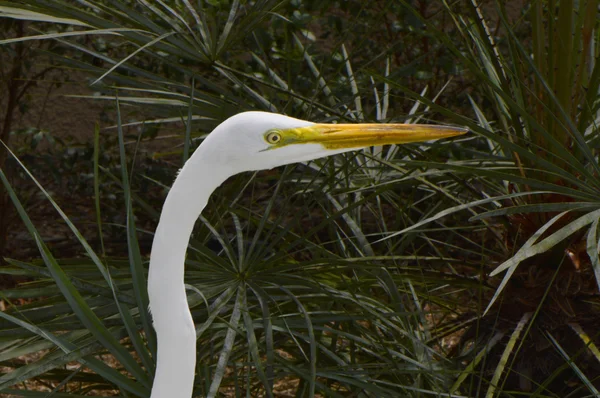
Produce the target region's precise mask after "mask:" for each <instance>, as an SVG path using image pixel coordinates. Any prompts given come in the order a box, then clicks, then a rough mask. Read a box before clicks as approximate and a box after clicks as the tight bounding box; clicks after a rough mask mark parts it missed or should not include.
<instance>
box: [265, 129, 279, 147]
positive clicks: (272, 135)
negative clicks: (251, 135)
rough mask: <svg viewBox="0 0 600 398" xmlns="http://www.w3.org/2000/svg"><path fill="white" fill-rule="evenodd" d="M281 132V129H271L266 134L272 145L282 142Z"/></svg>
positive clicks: (266, 138)
mask: <svg viewBox="0 0 600 398" xmlns="http://www.w3.org/2000/svg"><path fill="white" fill-rule="evenodd" d="M281 138H282V137H281V133H280V132H279V131H271V132H268V133H267V135H265V141H267V142H268V143H269V144H271V145H275V144H279V143H280V142H281Z"/></svg>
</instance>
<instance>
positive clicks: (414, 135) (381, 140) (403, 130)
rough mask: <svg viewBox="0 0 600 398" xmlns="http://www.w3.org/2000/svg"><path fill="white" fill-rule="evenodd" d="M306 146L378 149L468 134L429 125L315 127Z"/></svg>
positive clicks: (335, 125) (451, 128) (318, 125)
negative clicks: (373, 147)
mask: <svg viewBox="0 0 600 398" xmlns="http://www.w3.org/2000/svg"><path fill="white" fill-rule="evenodd" d="M307 129H310V130H312V131H311V132H310V133H309V134H307V136H305V138H306V141H305V142H314V143H319V144H321V145H323V146H324V147H325V148H328V149H345V148H364V147H368V146H376V145H388V144H406V143H409V142H420V141H429V140H437V139H440V138H448V137H455V136H457V135H462V134H465V133H466V132H467V131H468V130H467V129H466V128H462V127H452V126H438V125H425V124H314V125H312V126H310V127H308V128H307Z"/></svg>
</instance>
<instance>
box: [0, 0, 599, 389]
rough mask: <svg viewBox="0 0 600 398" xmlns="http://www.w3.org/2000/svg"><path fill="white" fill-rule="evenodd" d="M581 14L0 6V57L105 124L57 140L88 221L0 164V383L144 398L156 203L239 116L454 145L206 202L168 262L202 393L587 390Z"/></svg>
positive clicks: (587, 33) (567, 9)
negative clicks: (187, 319)
mask: <svg viewBox="0 0 600 398" xmlns="http://www.w3.org/2000/svg"><path fill="white" fill-rule="evenodd" d="M599 3H600V2H599V1H598V0H581V1H579V2H575V1H572V0H570V1H569V0H548V1H542V0H539V1H537V2H531V4H528V5H527V7H526V8H524V9H517V10H515V9H514V8H515V7H513V6H512V5H511V2H501V1H499V2H496V3H492V2H490V4H487V3H486V4H485V7H479V5H478V4H477V2H475V1H471V2H456V3H449V2H446V1H439V2H421V1H414V2H402V1H391V0H390V1H385V0H381V1H380V0H373V1H369V2H362V1H358V0H349V1H339V2H319V1H310V0H292V1H289V2H278V1H270V0H262V1H261V0H258V1H254V2H249V1H238V0H223V1H216V0H212V1H211V0H207V1H206V2H203V1H198V2H190V1H187V0H168V1H167V0H163V1H156V2H151V1H146V0H127V1H112V0H87V1H82V0H78V1H75V0H73V1H67V0H64V1H57V0H52V1H51V0H40V1H36V2H35V3H33V4H34V5H33V4H32V2H28V1H0V17H7V18H9V19H8V20H11V21H13V20H14V21H18V22H19V23H20V24H21V25H20V26H22V28H23V32H22V34H21V33H19V34H17V35H16V37H14V38H8V39H5V40H3V41H1V42H0V44H1V45H2V47H0V48H3V49H8V50H6V51H13V53H14V51H16V50H15V49H17V48H18V46H20V45H21V44H22V43H29V42H30V40H35V42H40V43H52V46H49V47H48V48H45V47H44V48H43V49H42V47H40V48H39V50H38V51H37V53H36V57H43V59H44V60H45V61H44V62H47V63H48V65H53V66H57V67H60V68H61V69H62V70H67V71H73V73H75V72H76V73H81V74H82V75H83V76H86V77H87V78H89V79H90V83H92V84H91V86H90V94H89V97H93V98H95V99H97V100H98V101H100V100H103V101H105V103H107V104H110V107H111V109H113V110H114V112H115V116H114V120H115V122H114V123H112V122H111V123H108V122H105V123H103V124H102V126H101V127H102V129H101V128H100V127H99V128H98V129H97V131H96V132H95V138H96V139H95V141H94V142H90V143H89V145H88V146H87V147H85V148H78V149H77V151H83V152H85V153H86V154H89V157H88V158H87V159H85V156H78V155H76V154H77V153H79V152H77V151H72V150H71V148H69V146H68V144H66V145H65V146H61V145H62V144H61V145H58V144H55V145H54V147H55V152H54V153H55V156H56V157H57V158H60V162H63V163H64V165H63V166H65V165H66V166H68V167H66V166H65V167H63V166H61V167H57V170H60V173H58V174H59V175H60V176H61V177H62V178H67V179H68V178H70V177H66V175H85V176H86V177H85V178H83V179H80V178H73V180H69V181H79V183H80V184H82V185H83V186H84V187H86V188H85V189H87V190H88V191H89V196H90V198H91V199H90V203H89V208H90V209H92V210H93V212H90V217H89V219H86V220H84V221H81V220H75V218H74V217H73V216H72V215H71V214H70V209H69V203H68V202H66V201H65V202H61V201H59V200H58V199H56V200H55V198H57V195H56V194H54V193H50V192H49V191H48V190H46V189H45V184H41V183H39V184H38V178H39V175H40V174H39V173H43V172H44V170H42V169H44V168H43V167H39V163H36V162H33V161H31V159H29V158H28V157H27V156H28V155H31V154H32V151H33V149H29V148H31V144H28V146H27V148H28V149H24V148H25V147H21V150H18V149H19V148H17V147H15V146H13V145H9V146H10V147H12V149H13V152H10V153H9V152H7V153H8V156H7V161H6V165H5V166H2V165H1V163H0V179H1V180H2V185H3V186H4V188H5V190H6V193H7V195H8V197H9V198H10V202H12V206H11V208H14V209H15V210H16V212H17V213H18V216H19V218H20V219H21V224H20V225H24V226H25V228H26V229H27V230H28V232H29V234H30V235H31V237H32V239H31V241H30V242H31V245H32V246H36V247H37V249H38V252H37V254H36V256H35V258H33V259H31V258H25V257H20V256H18V255H14V254H13V255H11V256H10V257H9V256H6V258H5V261H6V262H7V264H8V265H6V266H4V267H2V268H1V269H0V272H1V273H2V274H4V275H12V276H18V277H19V278H20V279H19V281H20V282H19V283H18V284H17V285H16V286H14V287H11V288H10V289H6V290H4V291H2V299H3V302H4V303H6V306H7V309H6V311H4V312H2V313H0V366H1V369H2V375H1V376H0V391H2V393H3V394H13V395H15V396H28V397H32V396H47V395H48V393H49V392H51V393H52V394H51V396H56V397H63V396H64V397H76V396H84V395H91V394H92V393H95V394H98V393H100V394H104V395H120V396H127V397H134V396H139V397H144V396H147V395H148V392H149V388H150V384H151V379H152V374H153V369H154V362H153V353H154V352H155V344H156V343H155V336H154V333H153V330H152V328H151V326H150V316H149V314H148V312H147V310H146V309H147V292H146V286H145V285H146V272H147V262H148V254H149V253H148V242H149V241H151V231H152V230H153V227H154V225H155V223H156V220H157V218H158V214H159V212H160V205H161V203H162V199H163V198H164V193H165V191H166V190H167V189H168V186H169V185H170V183H171V182H172V180H173V176H174V175H175V173H176V170H177V168H178V167H180V166H181V164H182V162H183V161H185V160H186V159H187V158H188V156H189V154H190V152H191V151H192V150H193V149H194V147H195V146H197V144H198V143H199V142H201V140H202V138H203V137H204V136H205V134H207V133H209V132H210V131H211V130H212V128H213V127H214V126H216V125H217V124H218V123H219V122H220V121H222V120H224V119H225V118H227V117H228V116H231V115H233V114H235V113H238V112H240V111H243V110H251V109H260V110H269V111H274V112H281V113H286V114H289V115H291V116H295V117H299V118H303V119H309V120H313V121H333V120H339V121H344V122H353V121H362V120H367V121H395V122H410V123H415V122H421V123H423V122H432V123H433V122H444V123H454V124H457V125H464V126H468V127H469V128H470V129H471V131H472V133H471V134H470V135H468V136H467V137H466V138H462V137H461V138H460V139H456V140H451V141H443V142H436V143H433V144H418V145H417V144H415V145H407V146H402V147H391V148H383V149H382V148H374V149H370V150H365V151H362V152H359V153H354V154H351V155H343V156H337V157H335V158H330V159H325V160H319V161H315V162H311V163H310V164H308V165H297V166H290V167H285V168H282V169H279V170H274V171H267V172H260V173H246V174H242V175H239V176H236V177H234V178H232V179H230V180H229V181H228V182H227V183H226V184H225V185H224V186H223V187H221V188H220V189H219V190H218V191H217V192H216V193H215V194H214V195H213V197H212V198H211V200H210V202H209V205H208V206H207V208H206V210H205V211H204V213H203V216H202V217H201V219H200V222H199V223H198V225H197V227H196V231H195V234H194V236H193V239H192V243H191V247H190V249H189V250H188V258H187V264H186V282H187V283H188V284H189V296H188V300H189V302H190V306H191V308H192V312H193V316H194V320H195V324H196V326H197V332H198V336H199V337H198V355H199V359H198V369H197V376H196V395H197V396H215V395H220V396H221V395H222V396H244V395H245V396H278V394H283V393H284V391H285V393H287V394H293V395H294V396H298V397H304V396H307V397H313V396H360V397H367V396H368V397H399V396H400V397H405V396H406V397H408V396H410V397H413V396H414V397H417V396H419V397H421V396H445V397H447V396H452V397H454V396H457V397H458V396H462V397H516V396H531V397H594V396H600V392H599V390H600V351H599V350H598V348H597V345H598V343H600V341H599V340H600V299H599V297H600V294H599V292H598V288H599V286H600V257H599V253H598V252H599V247H600V239H599V237H598V224H599V223H600V163H599V159H598V156H599V154H598V143H599V138H598V127H597V118H598V107H599V101H598V100H597V98H598V90H599V88H600V67H599V66H598V64H597V63H596V59H597V54H598V53H599V51H600V44H599V30H598V28H599V26H598V20H599V19H598V6H599ZM519 4H520V3H519ZM0 20H4V18H2V19H0ZM1 54H4V53H1ZM3 57H4V55H3ZM99 119H100V118H99ZM167 131H168V132H172V131H176V132H177V133H178V134H177V135H176V136H175V137H170V138H169V139H168V140H166V139H164V137H165V132H167ZM2 134H4V135H3V136H2V137H0V138H2V140H3V142H5V143H7V139H6V137H7V135H6V132H3V133H2ZM30 136H32V137H35V138H32V140H33V141H31V142H34V141H35V140H39V139H40V138H41V137H42V136H39V135H30ZM44 137H48V136H47V135H46V136H44ZM159 138H160V139H159ZM21 142H22V141H21ZM156 148H159V149H156ZM15 152H16V153H15ZM67 155H68V156H67ZM34 158H35V156H34ZM84 159H85V160H84ZM9 165H10V169H11V170H13V172H12V177H10V178H9V176H7V172H6V170H8V169H9ZM14 170H18V171H17V172H15V171H14ZM38 170H39V173H38ZM15 176H16V177H15ZM32 183H34V184H38V186H37V187H36V190H35V191H34V192H35V193H31V190H30V189H29V188H28V189H29V190H27V191H25V188H24V187H25V186H27V187H30V186H31V184H32ZM31 195H35V196H36V197H37V198H42V199H44V201H45V203H47V205H49V206H53V207H54V208H55V209H56V220H55V222H56V223H61V225H64V227H63V228H65V229H68V230H70V234H71V236H72V243H71V244H70V249H69V253H70V254H69V255H65V256H58V255H57V252H56V250H54V249H53V248H52V247H51V243H50V242H45V241H44V239H43V238H42V235H43V234H42V232H41V228H42V225H40V224H39V223H37V222H36V220H35V219H34V218H33V217H32V216H31V214H32V213H31V211H30V210H29V209H30V207H28V206H27V198H29V197H31ZM90 225H93V228H90V227H89V226H90ZM108 237H111V239H108ZM115 239H117V240H121V241H122V242H126V245H125V244H121V245H120V246H115V245H113V244H112V241H114V240H115ZM0 246H1V245H0ZM17 254H18V253H17ZM219 358H226V359H227V360H226V361H219Z"/></svg>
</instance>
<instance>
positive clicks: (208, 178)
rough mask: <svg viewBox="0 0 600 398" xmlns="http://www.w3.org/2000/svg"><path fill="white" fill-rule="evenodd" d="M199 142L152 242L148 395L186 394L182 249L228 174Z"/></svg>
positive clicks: (187, 325)
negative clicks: (152, 353)
mask: <svg viewBox="0 0 600 398" xmlns="http://www.w3.org/2000/svg"><path fill="white" fill-rule="evenodd" d="M202 147H203V145H201V146H200V147H199V148H198V149H197V150H196V152H195V153H194V154H193V156H192V157H191V158H190V159H189V160H188V162H186V164H185V165H184V167H183V168H182V169H181V171H180V172H179V175H178V176H177V178H176V179H175V182H174V183H173V186H172V187H171V190H170V191H169V194H168V195H167V198H166V200H165V203H164V205H163V210H162V213H161V215H160V220H159V222H158V227H157V228H156V232H155V235H154V241H153V242H152V252H151V255H150V269H149V273H148V295H149V299H150V312H151V313H152V318H153V321H154V329H155V330H156V336H157V340H158V347H157V358H156V374H155V376H154V383H153V385H152V394H151V398H171V397H177V398H188V397H191V396H192V390H193V386H194V371H195V366H196V331H195V328H194V322H193V320H192V315H191V313H190V310H189V307H188V302H187V296H186V292H185V286H184V262H185V253H186V249H187V246H188V243H189V240H190V236H191V234H192V230H193V228H194V224H195V222H196V220H197V219H198V216H199V215H200V213H201V212H202V209H204V207H205V206H206V203H207V202H208V198H209V196H210V195H211V193H212V192H213V191H214V190H215V189H216V188H217V187H218V186H219V185H221V183H223V181H225V180H226V179H227V177H229V175H231V174H229V173H226V172H224V171H223V170H221V169H220V168H217V167H214V166H213V164H214V163H213V162H210V161H208V160H207V159H210V158H211V157H212V156H211V154H210V153H208V151H206V150H203V149H202Z"/></svg>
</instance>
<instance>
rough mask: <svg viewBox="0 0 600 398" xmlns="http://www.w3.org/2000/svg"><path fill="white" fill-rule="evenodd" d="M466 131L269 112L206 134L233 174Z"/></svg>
mask: <svg viewBox="0 0 600 398" xmlns="http://www.w3.org/2000/svg"><path fill="white" fill-rule="evenodd" d="M466 131H467V130H466V129H463V128H457V127H449V126H436V125H417V124H318V123H312V122H308V121H305V120H300V119H295V118H292V117H289V116H284V115H279V114H275V113H268V112H244V113H240V114H237V115H235V116H233V117H231V118H229V119H227V120H226V121H224V122H223V123H221V124H220V125H219V126H217V128H216V129H215V130H214V131H213V132H212V133H211V134H210V135H209V137H208V138H207V139H206V144H208V143H209V141H210V144H211V145H207V147H209V148H213V149H212V151H211V153H208V154H206V155H207V156H211V157H213V156H214V157H216V158H215V159H214V160H215V161H216V162H218V164H220V165H227V167H228V168H230V169H231V173H232V174H233V173H238V172H242V171H248V170H262V169H271V168H274V167H277V166H282V165H286V164H290V163H296V162H303V161H308V160H313V159H318V158H322V157H325V156H330V155H335V154H338V153H343V152H348V151H351V150H356V149H360V148H365V147H369V146H374V145H387V144H404V143H408V142H419V141H428V140H434V139H439V138H446V137H453V136H457V135H461V134H464V133H466Z"/></svg>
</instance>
